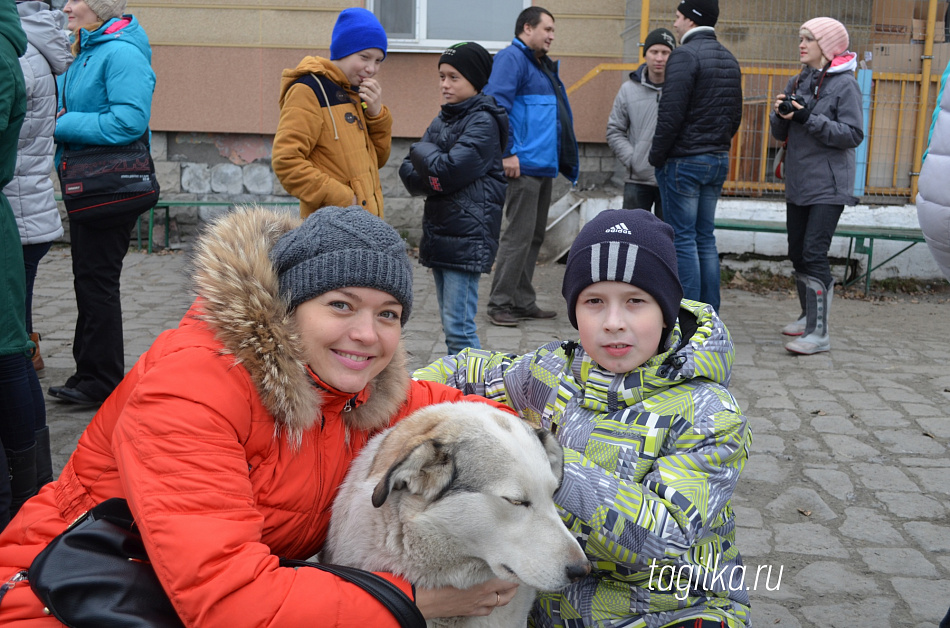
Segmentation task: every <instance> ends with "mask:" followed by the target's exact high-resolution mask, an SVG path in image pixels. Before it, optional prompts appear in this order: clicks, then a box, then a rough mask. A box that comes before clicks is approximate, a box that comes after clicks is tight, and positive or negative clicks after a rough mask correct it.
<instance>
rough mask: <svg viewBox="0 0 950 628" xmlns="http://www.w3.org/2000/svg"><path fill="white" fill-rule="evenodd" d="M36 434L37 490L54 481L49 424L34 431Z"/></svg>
mask: <svg viewBox="0 0 950 628" xmlns="http://www.w3.org/2000/svg"><path fill="white" fill-rule="evenodd" d="M34 434H35V435H36V490H37V491H39V490H40V489H41V488H43V487H44V486H46V485H47V484H49V483H50V482H52V481H53V480H54V479H55V478H54V477H53V458H52V454H51V453H50V448H49V426H48V425H44V426H43V427H42V428H40V429H38V430H36V432H34Z"/></svg>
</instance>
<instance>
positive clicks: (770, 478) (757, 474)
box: [742, 437, 788, 484]
mask: <svg viewBox="0 0 950 628" xmlns="http://www.w3.org/2000/svg"><path fill="white" fill-rule="evenodd" d="M753 438H754V437H753ZM787 478H788V469H787V468H785V467H784V466H783V465H782V464H780V463H779V461H778V460H776V459H775V458H774V457H772V456H768V455H766V454H762V455H759V454H754V453H753V454H751V455H750V456H749V460H748V461H747V462H746V465H745V470H744V471H743V472H742V480H743V481H752V482H768V483H770V484H778V483H781V482H785V480H786V479H787Z"/></svg>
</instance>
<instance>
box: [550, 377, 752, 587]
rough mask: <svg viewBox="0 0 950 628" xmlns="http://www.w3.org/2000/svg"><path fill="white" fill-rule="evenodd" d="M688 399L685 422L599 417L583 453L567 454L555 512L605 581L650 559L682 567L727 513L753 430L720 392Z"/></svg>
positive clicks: (681, 417) (708, 390) (656, 416)
mask: <svg viewBox="0 0 950 628" xmlns="http://www.w3.org/2000/svg"><path fill="white" fill-rule="evenodd" d="M691 398H692V399H693V400H694V401H695V402H696V406H695V409H694V411H693V413H688V414H687V413H675V414H667V413H662V412H641V413H637V414H636V416H634V417H631V416H629V415H628V416H623V417H619V416H617V414H619V413H615V414H607V415H600V416H599V417H597V418H596V419H594V424H593V425H592V431H591V432H590V433H589V436H588V438H587V440H586V441H585V442H584V443H582V444H581V443H578V446H579V447H578V448H571V447H570V446H567V447H566V448H565V460H564V462H565V467H564V481H563V483H562V485H561V488H560V489H559V490H558V492H557V493H556V494H555V502H556V503H557V504H558V507H559V509H560V511H561V516H562V519H564V522H565V524H566V525H567V526H568V527H569V528H570V529H571V530H572V531H573V532H574V533H575V535H576V537H577V538H578V540H579V541H580V542H581V544H582V546H584V550H585V552H586V553H587V555H588V557H590V558H591V560H592V561H594V565H595V568H596V569H600V570H602V571H603V572H604V574H605V575H607V574H610V575H611V576H612V577H617V578H620V579H625V578H626V577H628V576H635V575H636V574H637V572H640V573H642V572H643V571H644V570H649V567H650V564H651V561H653V559H656V560H657V561H658V562H661V563H662V562H666V561H676V560H677V559H681V558H683V555H684V554H686V553H687V552H690V551H691V550H693V549H695V548H694V546H697V545H701V544H704V542H705V541H709V540H710V531H711V529H713V528H716V527H717V526H719V525H720V524H721V520H722V517H721V515H722V514H723V512H724V509H725V512H727V513H728V512H729V509H728V508H727V505H728V503H729V500H730V499H731V497H732V493H733V490H734V489H735V485H736V481H737V480H738V478H739V473H740V471H741V470H742V468H743V467H744V466H745V461H746V459H747V458H748V448H749V445H750V442H751V433H750V431H749V428H748V423H747V421H746V419H745V417H744V416H742V414H741V412H740V411H739V408H738V406H737V405H736V404H735V400H734V399H733V398H732V396H731V395H730V394H729V393H728V392H727V391H726V390H725V389H723V388H721V387H719V386H708V385H701V386H700V389H698V390H694V391H693V395H691ZM711 536H712V537H714V538H715V537H717V535H716V534H712V535H711ZM719 545H722V544H721V543H720V544H719ZM727 548H728V546H725V547H717V548H712V547H711V546H710V547H706V548H705V550H704V551H709V550H712V552H713V553H716V554H719V553H720V552H725V550H726V549H727ZM687 560H689V559H687ZM689 562H692V561H691V560H690V561H689ZM611 572H612V573H611Z"/></svg>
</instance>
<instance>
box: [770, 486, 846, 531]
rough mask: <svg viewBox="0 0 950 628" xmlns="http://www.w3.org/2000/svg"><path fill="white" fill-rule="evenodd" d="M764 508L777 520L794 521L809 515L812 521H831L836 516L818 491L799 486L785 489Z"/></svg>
mask: <svg viewBox="0 0 950 628" xmlns="http://www.w3.org/2000/svg"><path fill="white" fill-rule="evenodd" d="M765 510H766V511H768V512H769V513H770V514H771V515H772V516H773V517H774V518H775V519H777V520H780V521H791V522H796V523H797V522H799V521H801V520H802V518H803V517H809V518H810V519H811V520H812V521H831V520H832V519H837V517H838V515H836V514H835V512H834V511H833V510H832V509H831V508H829V507H828V504H826V503H825V501H824V500H823V499H822V498H821V496H820V495H818V493H816V492H815V491H813V490H812V489H810V488H801V487H793V488H790V489H788V490H786V491H785V492H784V493H782V494H781V495H779V496H778V497H777V498H776V499H774V500H773V501H772V502H770V503H769V504H768V505H767V506H766V507H765ZM803 511H804V512H803ZM805 513H808V514H807V515H806V514H805Z"/></svg>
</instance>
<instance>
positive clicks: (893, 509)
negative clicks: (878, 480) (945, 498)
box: [874, 491, 946, 519]
mask: <svg viewBox="0 0 950 628" xmlns="http://www.w3.org/2000/svg"><path fill="white" fill-rule="evenodd" d="M874 496H875V497H877V498H878V499H879V500H881V501H882V502H884V503H885V504H886V505H887V510H888V512H890V513H892V514H894V515H896V516H898V517H901V518H903V519H936V518H938V517H943V516H944V515H945V514H946V508H945V507H944V505H943V504H941V503H940V502H939V501H937V500H936V499H934V498H933V497H930V496H929V495H921V494H920V493H892V492H889V491H880V492H877V493H875V494H874Z"/></svg>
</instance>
